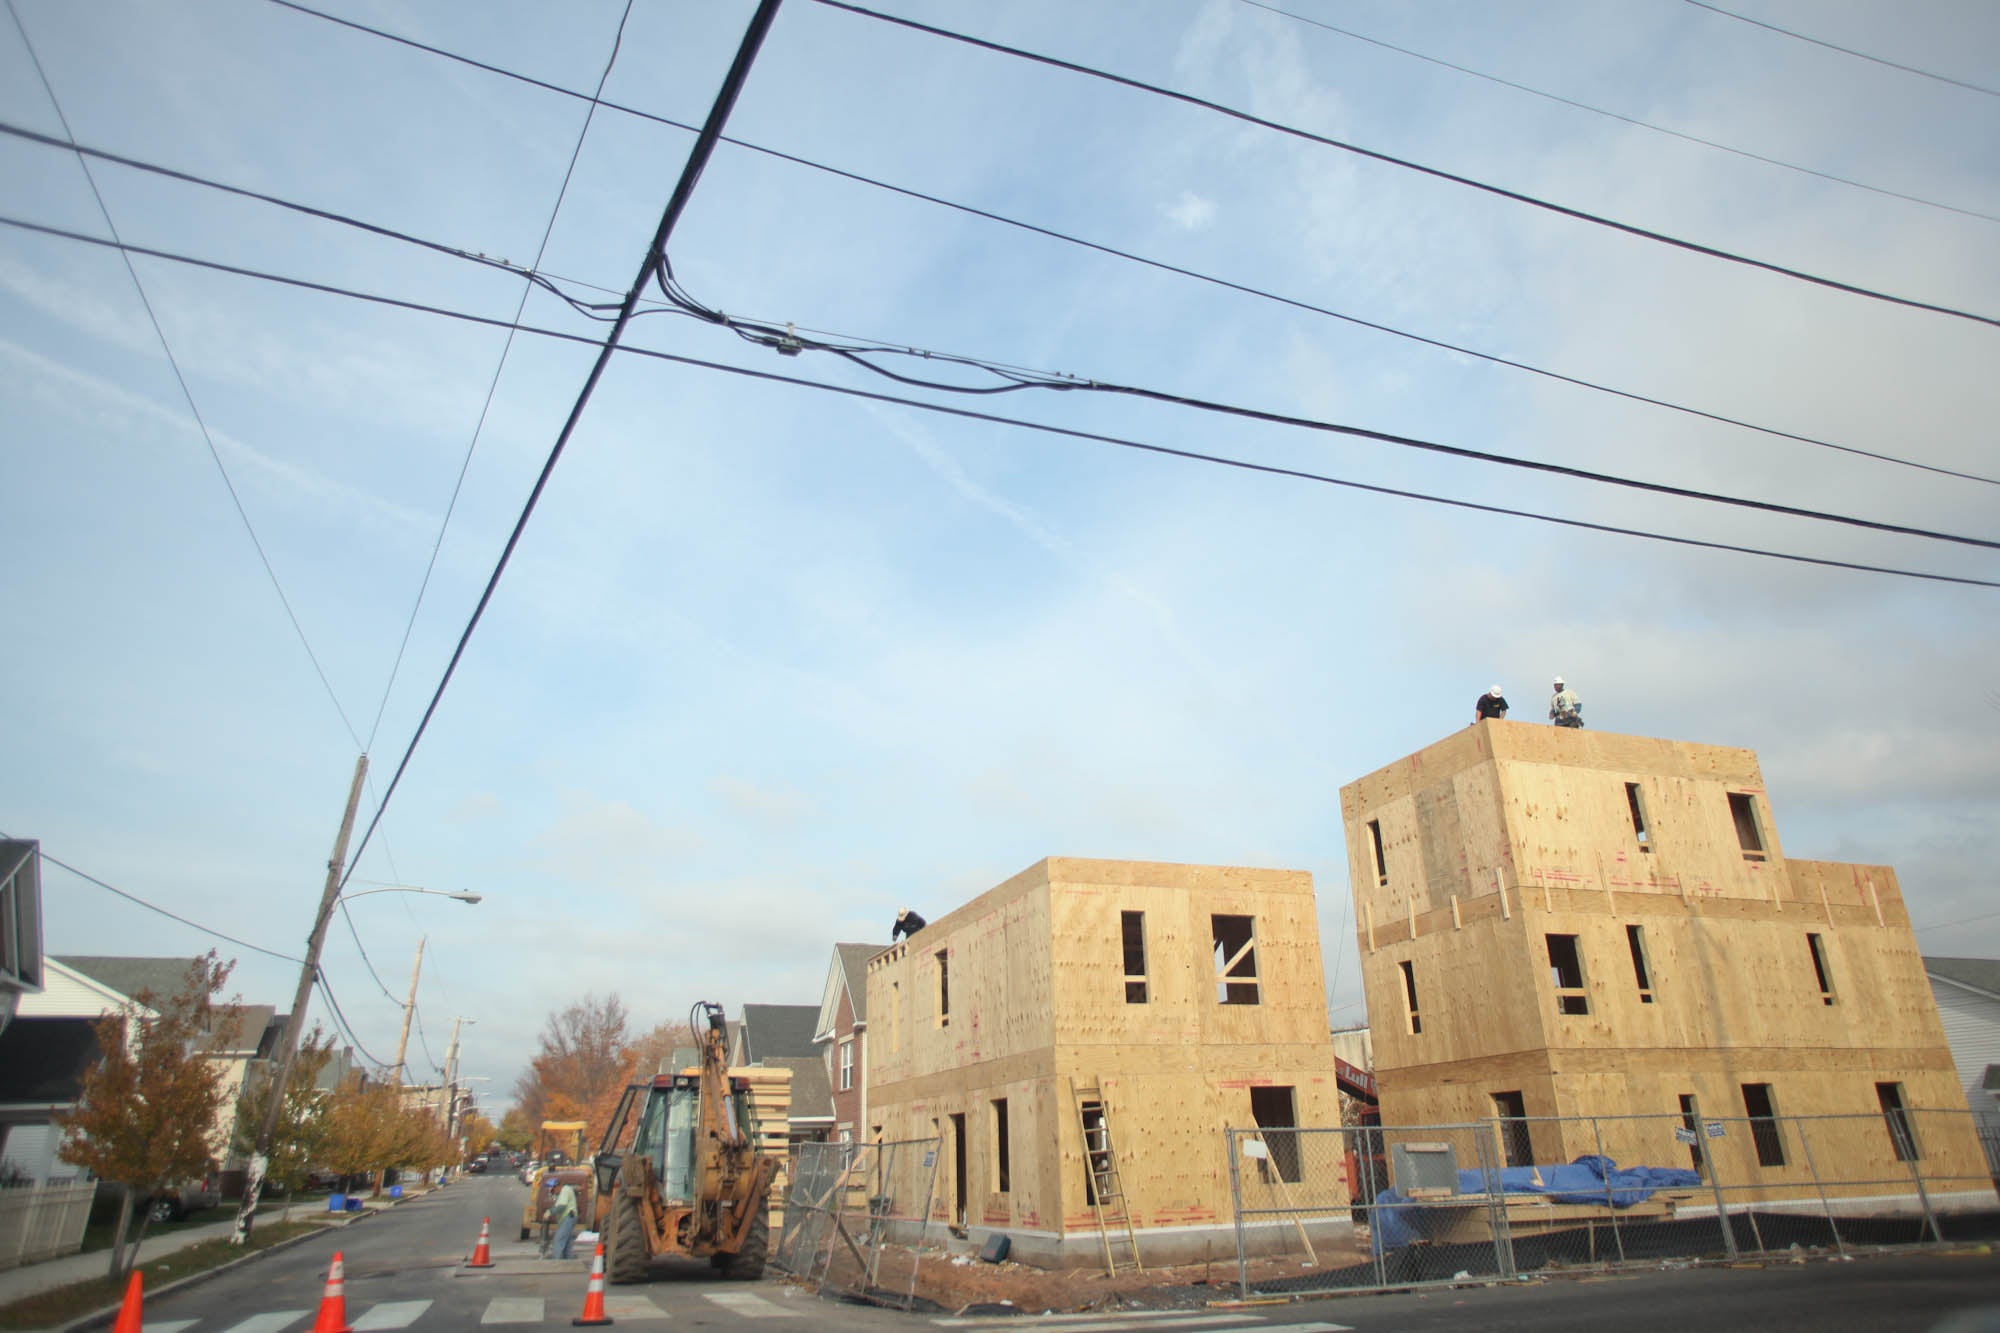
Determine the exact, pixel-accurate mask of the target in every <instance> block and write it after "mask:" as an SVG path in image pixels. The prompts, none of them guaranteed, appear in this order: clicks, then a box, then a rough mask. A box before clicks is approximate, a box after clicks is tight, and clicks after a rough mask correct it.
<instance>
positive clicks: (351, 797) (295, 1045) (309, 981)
mask: <svg viewBox="0 0 2000 1333" xmlns="http://www.w3.org/2000/svg"><path fill="white" fill-rule="evenodd" d="M367 776H368V756H367V755H365V754H364V755H362V756H361V757H360V758H359V759H357V760H355V761H354V785H353V786H351V787H350V788H348V791H347V810H346V812H345V813H343V814H342V815H341V817H340V833H339V836H337V837H336V838H335V839H334V840H333V859H332V860H330V861H328V862H327V863H326V888H325V889H324V890H323V891H322V892H321V893H320V896H319V915H318V916H316V917H314V918H313V928H312V934H310V935H308V936H307V937H306V957H305V965H304V966H303V967H301V968H300V969H299V988H298V991H297V993H296V994H294V995H293V996H292V1012H291V1013H290V1014H288V1015H286V1016H285V1031H284V1035H283V1036H282V1037H280V1038H279V1039H278V1049H277V1051H276V1052H275V1053H274V1054H273V1056H272V1058H271V1086H270V1087H269V1089H267V1090H266V1092H265V1100H264V1120H263V1123H262V1124H261V1125H259V1126H258V1129H257V1148H256V1151H255V1152H253V1153H252V1154H251V1156H250V1173H249V1175H248V1176H247V1177H246V1178H245V1179H244V1181H243V1202H242V1203H241V1204H239V1205H238V1206H237V1209H236V1230H235V1231H234V1232H233V1233H231V1235H230V1237H229V1243H230V1244H232V1245H241V1244H243V1243H244V1242H245V1241H247V1240H249V1239H250V1223H251V1219H252V1218H253V1217H255V1216H256V1213H257V1199H258V1196H260V1195H261V1194H263V1192H264V1171H265V1169H266V1168H267V1167H269V1166H270V1164H271V1139H272V1137H273V1136H274V1135H275V1134H276V1133H277V1129H278V1116H279V1114H280V1113H281V1112H282V1111H283V1110H284V1107H285V1085H286V1084H288V1083H290V1082H291V1078H292V1063H293V1061H294V1060H296V1059H297V1057H298V1053H299V1032H300V1030H301V1029H302V1028H304V1027H305V1023H306V1005H307V1004H308V1003H309V1002H310V1001H311V1000H312V988H313V982H314V981H315V980H317V979H318V977H319V951H320V949H321V948H322V947H323V946H324V945H325V944H326V928H327V926H328V925H329V924H331V923H332V921H333V908H334V904H335V903H337V902H339V901H340V872H341V870H342V869H343V867H344V866H345V864H346V862H347V840H348V839H349V838H350V837H352V836H353V834H354V808H355V807H356V806H357V805H359V804H360V803H361V783H362V781H363V779H365V778H366V777H367Z"/></svg>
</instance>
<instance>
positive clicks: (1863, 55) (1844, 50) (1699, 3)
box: [1687, 0, 2000, 97]
mask: <svg viewBox="0 0 2000 1333" xmlns="http://www.w3.org/2000/svg"><path fill="white" fill-rule="evenodd" d="M1687 2H1688V3H1689V4H1691V5H1693V6H1694V7H1695V8H1696V9H1706V10H1707V11H1708V12H1709V13H1711V14H1720V15H1722V17H1724V18H1728V19H1735V20H1736V21H1737V22H1738V23H1748V24H1749V25H1750V26H1751V27H1753V28H1763V29H1764V30H1766V31H1767V32H1775V33H1782V34H1783V35H1785V36H1786V37H1791V38H1795V39H1797V40H1798V41H1801V42H1811V43H1812V44H1813V45H1814V46H1823V47H1825V48H1826V49H1827V50H1829V51H1838V52H1840V53H1841V54H1842V55H1844V56H1853V57H1854V58H1855V59H1856V60H1866V61H1869V62H1871V63H1873V64H1877V65H1886V66H1888V67H1889V68H1890V69H1899V70H1901V71H1903V73H1905V74H1915V75H1918V76H1919V77H1921V78H1926V79H1936V80H1937V81H1938V82H1939V83H1949V84H1951V85H1952V86H1953V87H1955V88H1967V89H1970V90H1971V91H1973V92H1975V93H1985V94H1986V95H1987V96H1988V97H2000V88H1988V87H1987V86H1986V85H1985V84H1982V83H1967V82H1966V81H1965V80H1964V79H1954V78H1952V77H1951V76H1950V75H1949V74H1937V73H1933V72H1932V71H1930V70H1927V69H1918V68H1917V67H1916V66H1915V65H1903V64H1898V63H1897V62H1896V61H1894V60H1885V59H1883V58H1882V57H1881V56H1876V55H1870V54H1868V52H1866V51H1857V50H1855V49H1854V48H1853V47H1851V46H1838V45H1836V44H1834V43H1833V42H1829V41H1824V40H1822V39H1820V38H1818V37H1808V36H1807V35H1806V34H1804V33H1802V32H1794V31H1793V30H1792V29H1790V28H1781V27H1779V26H1778V25H1777V24H1775V23H1766V22H1764V20H1762V19H1753V18H1751V17H1750V16H1749V15H1748V14H1738V13H1737V12H1736V11H1734V10H1731V9H1724V8H1722V7H1721V6H1720V5H1711V4H1707V3H1705V2H1704V0H1687Z"/></svg>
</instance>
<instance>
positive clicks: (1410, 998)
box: [1397, 962, 1424, 1035]
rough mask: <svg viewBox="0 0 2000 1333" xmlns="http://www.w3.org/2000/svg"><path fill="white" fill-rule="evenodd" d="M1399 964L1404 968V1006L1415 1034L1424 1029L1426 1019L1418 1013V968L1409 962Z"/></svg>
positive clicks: (1411, 1029)
mask: <svg viewBox="0 0 2000 1333" xmlns="http://www.w3.org/2000/svg"><path fill="white" fill-rule="evenodd" d="M1397 966H1398V967H1400V968H1402V969H1403V1007H1404V1012H1405V1013H1406V1014H1407V1015H1408V1016H1409V1019H1410V1032H1411V1034H1412V1035H1415V1034H1417V1033H1420V1032H1422V1031H1423V1030H1424V1020H1423V1019H1422V1018H1420V1017H1418V1015H1417V970H1416V967H1415V966H1414V965H1413V964H1411V963H1409V962H1402V963H1398V964H1397Z"/></svg>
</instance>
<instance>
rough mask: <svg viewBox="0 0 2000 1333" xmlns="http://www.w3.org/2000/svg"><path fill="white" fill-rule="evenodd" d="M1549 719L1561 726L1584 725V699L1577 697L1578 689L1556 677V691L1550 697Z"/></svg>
mask: <svg viewBox="0 0 2000 1333" xmlns="http://www.w3.org/2000/svg"><path fill="white" fill-rule="evenodd" d="M1549 721H1551V722H1553V723H1555V724H1556V725H1557V726H1559V727H1581V726H1582V725H1583V700H1581V699H1579V698H1577V697H1576V691H1575V690H1572V689H1571V688H1570V687H1569V686H1567V685H1565V684H1564V683H1563V678H1562V677H1561V676H1557V677H1556V692H1555V694H1554V695H1553V696H1552V697H1551V698H1550V699H1549Z"/></svg>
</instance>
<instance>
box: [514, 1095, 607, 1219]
mask: <svg viewBox="0 0 2000 1333" xmlns="http://www.w3.org/2000/svg"><path fill="white" fill-rule="evenodd" d="M589 1129H590V1127H589V1126H588V1125H586V1124H584V1122H583V1121H581V1120H544V1121H543V1122H542V1127H541V1129H540V1130H539V1131H538V1132H537V1133H536V1135H535V1160H536V1161H537V1162H538V1163H539V1165H537V1166H536V1168H535V1169H534V1170H533V1171H531V1172H529V1173H528V1174H527V1175H526V1176H525V1177H524V1179H525V1180H526V1181H527V1182H528V1198H527V1202H525V1203H523V1204H522V1205H521V1239H522V1240H527V1239H528V1238H529V1237H530V1236H531V1235H533V1234H534V1230H535V1227H536V1226H537V1225H539V1224H540V1222H541V1221H542V1215H543V1214H544V1213H546V1212H548V1210H549V1204H550V1203H551V1202H553V1201H554V1199H555V1194H556V1191H557V1190H559V1189H561V1188H562V1187H563V1186H564V1185H574V1186H575V1187H576V1197H577V1217H578V1219H579V1220H581V1219H583V1218H585V1217H588V1216H590V1182H591V1174H590V1169H589V1167H587V1166H586V1165H585V1164H584V1161H583V1144H584V1135H585V1134H587V1133H588V1132H589Z"/></svg>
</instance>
